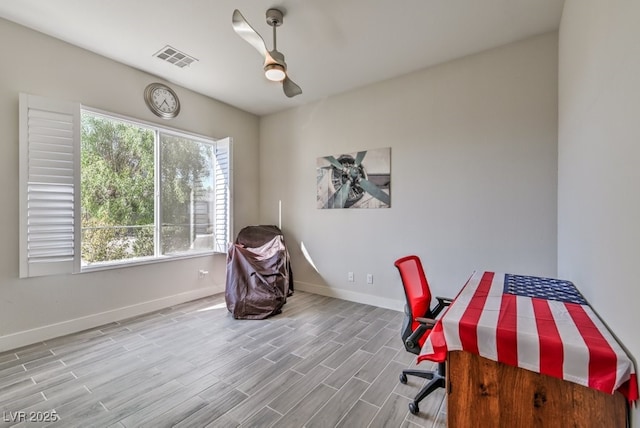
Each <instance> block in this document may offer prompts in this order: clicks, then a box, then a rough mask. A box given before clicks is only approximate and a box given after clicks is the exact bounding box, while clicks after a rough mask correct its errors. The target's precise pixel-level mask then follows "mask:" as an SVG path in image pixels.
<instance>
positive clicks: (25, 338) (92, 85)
mask: <svg viewBox="0 0 640 428" xmlns="http://www.w3.org/2000/svg"><path fill="white" fill-rule="evenodd" d="M0 52H2V61H1V62H0V130H1V134H0V135H1V138H0V150H1V153H2V156H0V183H2V190H3V203H2V204H0V219H2V222H0V351H2V350H6V349H11V348H14V347H17V346H21V345H24V344H27V343H31V342H35V341H39V340H42V339H45V338H47V337H52V336H57V335H61V334H66V333H69V332H71V331H76V330H81V329H83V328H88V327H92V326H95V325H99V324H102V323H106V322H109V321H112V320H116V319H121V318H124V317H128V316H132V315H134V314H138V313H143V312H146V311H149V310H153V309H157V308H160V307H164V306H167V305H170V304H174V303H177V302H180V301H186V300H190V299H193V298H197V297H201V296H204V295H208V294H212V293H214V292H219V291H223V290H224V268H225V263H224V256H221V257H217V258H216V260H214V257H210V256H209V257H200V258H194V259H188V260H183V261H174V262H168V263H156V264H151V265H146V266H140V267H130V268H124V269H118V270H110V271H103V272H94V273H89V274H79V275H73V276H65V275H62V276H51V277H43V278H34V279H22V280H21V279H18V94H19V93H20V92H27V93H31V94H36V95H42V96H48V97H55V98H60V99H67V100H73V101H80V102H81V103H83V104H84V105H87V106H91V107H95V108H99V109H103V110H106V111H111V112H116V113H120V114H124V115H128V116H130V117H134V118H138V119H143V120H146V121H152V122H158V123H162V124H165V125H168V126H171V127H174V128H178V129H183V130H188V131H191V132H196V133H199V134H203V135H209V136H212V137H225V136H231V137H233V139H234V144H235V146H234V154H235V157H236V159H240V160H241V161H240V162H236V164H235V170H234V180H235V182H234V186H235V201H234V208H235V216H234V221H235V226H236V227H237V228H240V227H243V226H245V225H248V224H255V223H256V222H257V220H258V141H259V138H258V133H259V123H258V118H257V117H256V116H253V115H251V114H249V113H246V112H243V111H240V110H238V109H235V108H232V107H229V106H228V105H225V104H222V103H220V102H217V101H214V100H212V99H210V98H207V97H204V96H201V95H198V94H195V93H193V92H191V91H188V90H186V89H183V88H180V87H178V86H176V85H172V86H173V88H174V89H175V90H176V92H177V93H178V95H179V97H180V99H181V101H182V111H181V113H180V116H179V117H178V118H176V119H173V120H171V121H163V120H162V119H159V118H157V117H156V116H154V115H153V114H152V113H151V112H150V111H149V110H148V109H147V108H146V106H145V104H144V101H143V98H142V94H143V91H144V88H145V86H146V85H147V84H148V83H151V82H153V81H157V80H158V79H157V78H155V77H153V76H151V75H149V74H146V73H143V72H140V71H138V70H135V69H132V68H130V67H127V66H125V65H122V64H119V63H116V62H114V61H110V60H108V59H106V58H103V57H100V56H98V55H95V54H92V53H89V52H87V51H85V50H82V49H79V48H77V47H73V46H71V45H69V44H66V43H63V42H60V41H58V40H56V39H53V38H50V37H47V36H44V35H42V34H40V33H36V32H33V31H31V30H28V29H26V28H24V27H20V26H18V25H15V24H13V23H10V22H8V21H5V20H2V19H0ZM184 72H185V73H187V72H188V69H185V70H184ZM198 269H205V270H208V271H210V272H212V275H210V276H208V277H205V279H198V274H197V272H198Z"/></svg>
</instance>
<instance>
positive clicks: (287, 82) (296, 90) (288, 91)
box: [282, 76, 302, 98]
mask: <svg viewBox="0 0 640 428" xmlns="http://www.w3.org/2000/svg"><path fill="white" fill-rule="evenodd" d="M282 89H284V94H285V95H286V96H287V97H289V98H293V97H295V96H296V95H300V94H301V93H302V89H301V88H300V86H298V85H296V84H295V83H294V82H293V80H291V79H289V76H287V77H285V78H284V80H283V81H282Z"/></svg>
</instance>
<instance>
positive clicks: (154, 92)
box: [144, 83, 180, 119]
mask: <svg viewBox="0 0 640 428" xmlns="http://www.w3.org/2000/svg"><path fill="white" fill-rule="evenodd" d="M144 101H145V102H146V103H147V106H148V107H149V109H150V110H151V111H152V112H153V113H154V114H155V115H156V116H159V117H161V118H163V119H172V118H174V117H176V116H177V115H178V113H180V100H179V99H178V95H176V93H175V92H173V89H171V88H170V87H168V86H167V85H164V84H162V83H151V84H149V85H147V87H146V88H145V90H144Z"/></svg>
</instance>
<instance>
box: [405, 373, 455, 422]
mask: <svg viewBox="0 0 640 428" xmlns="http://www.w3.org/2000/svg"><path fill="white" fill-rule="evenodd" d="M407 376H416V377H419V378H422V379H429V382H428V383H427V384H426V385H425V386H423V387H422V389H421V390H420V391H418V394H416V396H415V398H414V399H413V401H412V402H411V403H409V411H410V412H411V414H413V415H417V414H418V412H419V411H420V408H419V407H418V403H419V402H420V401H421V400H422V399H423V398H424V397H426V396H427V395H429V394H431V393H432V392H433V391H435V390H436V389H438V388H444V387H445V385H446V383H445V366H444V363H438V370H437V371H426V370H415V369H406V370H402V374H401V375H400V383H403V384H406V383H407Z"/></svg>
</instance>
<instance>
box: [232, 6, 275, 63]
mask: <svg viewBox="0 0 640 428" xmlns="http://www.w3.org/2000/svg"><path fill="white" fill-rule="evenodd" d="M231 23H232V24H233V29H234V30H235V32H236V33H238V35H239V36H240V37H242V38H243V39H244V40H246V41H247V42H248V43H249V44H250V45H251V46H253V47H254V48H255V49H256V50H257V51H258V52H260V54H261V55H262V57H263V58H264V59H265V62H266V61H267V57H269V58H271V55H269V50H268V49H267V45H265V43H264V39H263V38H262V36H260V34H258V32H257V31H256V30H254V29H253V27H252V26H251V25H249V23H248V22H247V20H246V19H244V16H242V14H241V13H240V11H239V10H238V9H236V10H234V11H233V17H232V19H231Z"/></svg>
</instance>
